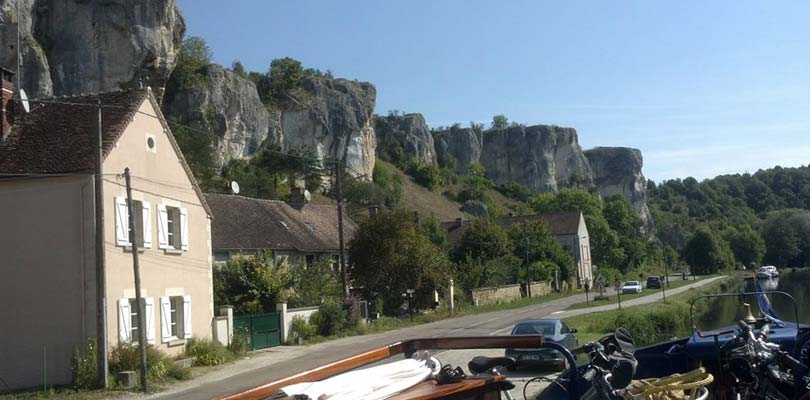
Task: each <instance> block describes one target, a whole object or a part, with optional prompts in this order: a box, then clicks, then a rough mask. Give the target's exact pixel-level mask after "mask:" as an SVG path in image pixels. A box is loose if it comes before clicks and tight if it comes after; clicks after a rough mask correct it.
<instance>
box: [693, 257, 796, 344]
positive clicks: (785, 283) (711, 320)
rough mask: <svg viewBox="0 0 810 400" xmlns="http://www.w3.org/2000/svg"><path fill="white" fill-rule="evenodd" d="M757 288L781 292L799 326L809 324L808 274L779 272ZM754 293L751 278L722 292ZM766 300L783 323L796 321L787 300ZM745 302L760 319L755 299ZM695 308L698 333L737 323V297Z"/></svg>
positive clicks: (773, 296)
mask: <svg viewBox="0 0 810 400" xmlns="http://www.w3.org/2000/svg"><path fill="white" fill-rule="evenodd" d="M760 285H761V286H762V288H763V289H764V290H765V291H782V292H785V293H787V294H789V295H790V296H792V297H793V300H794V301H795V303H796V306H797V307H798V322H800V323H810V270H793V271H782V272H781V273H780V276H779V277H776V278H771V279H762V280H760ZM754 290H755V287H754V278H753V277H751V278H747V279H745V280H742V279H741V280H740V281H739V282H735V283H734V284H732V285H730V286H729V287H726V288H724V292H726V293H738V292H741V291H746V292H753V291H754ZM768 298H769V299H770V301H771V304H773V307H774V310H776V314H777V317H779V318H780V319H782V320H783V321H786V322H787V321H790V322H795V321H796V319H797V318H796V311H795V309H794V307H793V302H791V301H790V298H789V297H787V296H784V295H779V294H776V293H774V294H770V295H768ZM744 301H745V302H746V303H748V304H750V305H751V312H752V313H753V314H754V316H756V317H759V316H761V315H762V314H761V311H760V309H759V305H758V304H757V299H756V298H755V297H754V296H748V297H746V298H745V299H744ZM696 307H697V308H698V309H699V310H701V311H702V312H700V315H701V316H700V317H699V318H698V321H697V327H698V329H700V330H710V329H717V328H720V327H724V326H729V325H732V324H735V323H736V321H735V320H736V316H737V312H738V310H739V297H738V296H730V297H725V298H712V299H701V300H698V301H697V302H696Z"/></svg>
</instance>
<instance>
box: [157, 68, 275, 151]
mask: <svg viewBox="0 0 810 400" xmlns="http://www.w3.org/2000/svg"><path fill="white" fill-rule="evenodd" d="M164 111H165V113H166V115H168V116H169V118H174V119H176V120H177V121H178V122H180V123H182V124H186V125H191V126H193V127H195V128H197V129H202V130H206V131H208V132H211V133H212V134H213V135H215V137H217V138H218V140H217V143H216V144H217V147H216V149H215V151H216V154H217V156H218V159H219V162H220V165H222V163H224V162H225V161H227V160H228V159H231V158H234V157H246V156H250V155H251V154H253V153H255V152H256V150H257V149H258V148H259V146H260V145H261V144H262V143H264V142H265V140H268V139H269V142H270V143H279V142H280V141H281V128H280V117H281V114H280V111H278V110H277V109H274V108H268V107H267V106H265V105H264V103H262V101H261V99H260V98H259V94H258V92H257V90H256V85H255V84H254V83H253V82H252V81H250V80H248V79H244V78H242V77H241V76H239V75H238V74H236V73H235V72H233V71H231V70H229V69H226V68H223V67H222V66H220V65H217V64H211V65H209V66H208V68H207V84H205V85H201V86H200V87H196V88H186V89H184V90H183V91H181V92H179V93H167V96H166V102H165V104H164Z"/></svg>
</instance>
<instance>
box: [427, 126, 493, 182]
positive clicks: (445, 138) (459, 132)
mask: <svg viewBox="0 0 810 400" xmlns="http://www.w3.org/2000/svg"><path fill="white" fill-rule="evenodd" d="M481 137H482V134H481V131H479V130H476V129H472V128H450V129H448V130H446V131H442V132H436V133H434V134H433V142H434V145H435V147H436V160H437V161H438V163H439V164H441V165H453V166H454V168H455V170H456V172H457V173H460V174H463V173H466V172H467V170H468V169H469V166H470V164H472V163H477V162H479V161H480V158H481V150H482V145H483V142H482V139H481Z"/></svg>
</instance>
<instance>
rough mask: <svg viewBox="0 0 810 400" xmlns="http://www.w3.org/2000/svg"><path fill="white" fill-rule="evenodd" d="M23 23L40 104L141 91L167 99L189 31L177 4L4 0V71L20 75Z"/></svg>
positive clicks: (29, 84)
mask: <svg viewBox="0 0 810 400" xmlns="http://www.w3.org/2000/svg"><path fill="white" fill-rule="evenodd" d="M18 2H19V10H20V15H19V18H17V17H18V16H17V6H18V4H17V3H18ZM17 24H19V26H20V34H21V35H20V36H21V55H22V68H21V70H20V71H21V72H20V73H21V76H20V77H21V81H22V86H23V88H24V89H26V90H27V91H28V92H29V95H30V96H32V97H42V96H50V95H56V96H61V95H73V94H79V93H94V92H100V91H108V90H115V89H119V88H121V87H127V86H135V85H141V84H142V85H144V86H152V87H153V88H155V92H156V93H157V94H158V95H160V94H161V91H162V89H163V87H164V86H165V83H166V80H167V79H168V77H169V74H170V73H171V70H172V68H174V65H175V63H176V57H177V51H178V49H179V46H180V43H181V40H182V37H183V33H184V32H185V22H184V21H183V18H182V16H181V15H180V12H179V10H178V9H177V6H176V4H175V1H174V0H115V1H80V0H37V1H34V0H2V1H0V38H2V45H3V49H2V50H3V51H2V52H0V65H2V66H4V67H6V68H8V69H11V70H12V71H15V70H16V69H17V67H16V66H17V58H16V49H15V47H16V29H17Z"/></svg>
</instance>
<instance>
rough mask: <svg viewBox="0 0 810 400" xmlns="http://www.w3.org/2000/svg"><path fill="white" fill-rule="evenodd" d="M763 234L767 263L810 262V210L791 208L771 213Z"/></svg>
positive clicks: (791, 263)
mask: <svg viewBox="0 0 810 400" xmlns="http://www.w3.org/2000/svg"><path fill="white" fill-rule="evenodd" d="M762 236H763V238H764V239H765V248H766V251H765V257H764V259H765V263H767V264H773V265H776V266H778V267H788V266H798V267H804V266H807V265H808V264H810V212H808V211H805V210H792V209H791V210H781V211H776V212H772V213H769V214H768V215H767V217H766V218H765V222H764V223H763V226H762Z"/></svg>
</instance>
